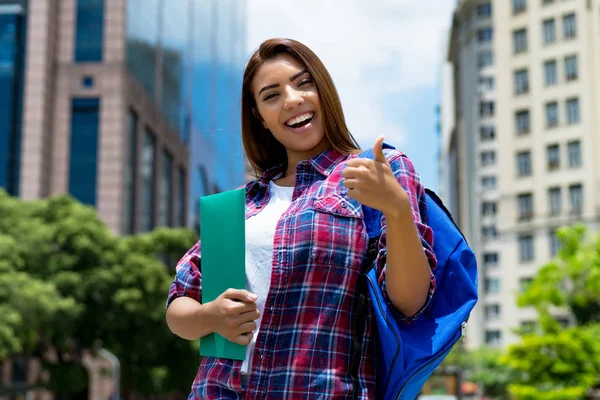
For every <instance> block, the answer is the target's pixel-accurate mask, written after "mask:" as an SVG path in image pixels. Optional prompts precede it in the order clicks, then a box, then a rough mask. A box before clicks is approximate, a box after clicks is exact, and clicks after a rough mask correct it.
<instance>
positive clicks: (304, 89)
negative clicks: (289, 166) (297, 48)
mask: <svg viewBox="0 0 600 400" xmlns="http://www.w3.org/2000/svg"><path fill="white" fill-rule="evenodd" d="M252 91H253V93H254V99H255V100H256V105H257V111H258V114H259V117H260V119H261V122H262V124H263V125H264V126H265V128H267V129H268V130H270V131H271V133H272V134H273V136H274V137H275V139H277V141H278V142H279V143H281V144H282V145H283V146H284V147H285V148H286V150H287V153H288V161H289V162H298V161H301V160H305V159H308V158H312V157H314V156H316V155H318V154H319V153H321V152H322V151H323V150H325V149H327V148H328V147H329V142H328V141H327V138H326V137H325V132H324V129H323V122H322V113H321V106H320V103H319V93H318V91H317V87H316V86H315V83H314V81H313V78H312V76H311V75H310V73H309V72H308V71H307V70H306V68H305V67H304V66H303V65H302V64H301V63H300V62H299V61H298V60H296V59H295V58H294V57H292V56H290V55H288V54H281V55H279V56H277V57H276V58H274V59H272V60H269V61H267V62H265V63H264V64H263V65H262V66H261V67H260V68H259V69H258V72H257V73H256V76H255V77H254V81H253V82H252Z"/></svg>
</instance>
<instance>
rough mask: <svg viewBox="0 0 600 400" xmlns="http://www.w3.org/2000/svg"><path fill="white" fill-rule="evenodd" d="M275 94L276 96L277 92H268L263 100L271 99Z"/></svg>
mask: <svg viewBox="0 0 600 400" xmlns="http://www.w3.org/2000/svg"><path fill="white" fill-rule="evenodd" d="M276 96H277V93H270V94H268V95H266V96H265V98H264V99H263V100H264V101H267V100H271V99H273V98H275V97H276Z"/></svg>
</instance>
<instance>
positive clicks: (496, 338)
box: [485, 331, 502, 347]
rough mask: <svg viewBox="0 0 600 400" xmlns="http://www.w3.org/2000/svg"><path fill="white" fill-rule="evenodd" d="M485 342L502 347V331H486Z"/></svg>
mask: <svg viewBox="0 0 600 400" xmlns="http://www.w3.org/2000/svg"><path fill="white" fill-rule="evenodd" d="M485 344H486V345H488V346H490V347H500V346H501V345H502V332H500V331H485Z"/></svg>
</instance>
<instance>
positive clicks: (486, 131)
mask: <svg viewBox="0 0 600 400" xmlns="http://www.w3.org/2000/svg"><path fill="white" fill-rule="evenodd" d="M479 134H480V136H481V141H482V142H489V141H492V140H494V138H495V137H496V128H495V127H493V126H482V127H481V128H480V130H479Z"/></svg>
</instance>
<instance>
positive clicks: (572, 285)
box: [502, 225, 600, 400]
mask: <svg viewBox="0 0 600 400" xmlns="http://www.w3.org/2000/svg"><path fill="white" fill-rule="evenodd" d="M558 237H559V240H560V243H561V249H560V251H559V252H558V254H557V257H556V258H555V259H553V260H551V261H550V262H549V263H547V264H546V265H545V266H543V267H542V268H541V269H540V270H539V272H538V274H537V276H536V277H535V279H534V280H533V282H532V283H531V285H530V286H529V287H528V288H527V290H526V291H525V292H524V293H523V294H521V295H520V296H519V298H518V304H519V306H521V307H525V306H534V307H535V308H536V310H537V311H538V315H539V320H540V327H541V332H540V333H539V334H536V333H533V334H524V335H523V336H522V341H521V342H520V343H518V344H516V345H513V346H511V347H510V348H509V350H508V353H507V354H506V355H505V356H504V357H503V358H502V362H503V363H505V364H506V365H508V366H510V367H511V368H513V369H514V370H516V371H518V372H519V374H518V375H517V376H518V380H517V381H516V382H515V383H514V384H512V385H510V392H511V394H512V395H513V396H514V397H515V398H517V399H523V400H534V399H554V400H567V399H581V398H583V397H584V396H585V394H586V393H587V392H588V391H589V390H590V389H591V388H592V387H594V385H596V384H598V382H599V378H598V377H600V343H599V342H598V340H597V338H598V337H599V336H600V238H599V237H593V238H589V237H588V234H587V231H586V228H585V227H583V226H580V225H578V226H574V227H570V228H569V227H564V228H561V229H560V230H559V231H558ZM557 308H561V309H566V310H567V311H569V312H570V313H571V314H572V315H573V316H574V317H575V319H576V321H577V326H575V327H572V328H569V329H563V328H562V326H561V325H560V323H559V322H558V321H557V320H556V318H555V317H554V313H555V310H556V309H557Z"/></svg>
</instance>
